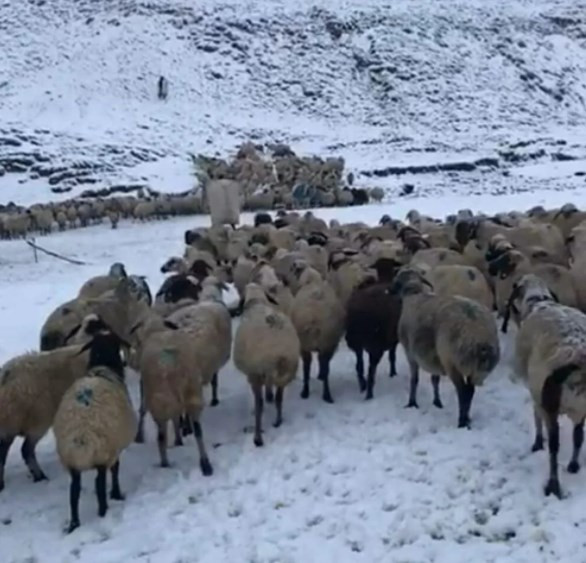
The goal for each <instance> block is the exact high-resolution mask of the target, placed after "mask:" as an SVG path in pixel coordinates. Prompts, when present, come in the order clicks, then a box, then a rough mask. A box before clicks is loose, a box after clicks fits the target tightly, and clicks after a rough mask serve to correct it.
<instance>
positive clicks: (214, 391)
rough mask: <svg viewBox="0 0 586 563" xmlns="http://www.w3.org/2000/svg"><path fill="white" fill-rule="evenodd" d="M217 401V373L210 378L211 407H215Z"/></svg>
mask: <svg viewBox="0 0 586 563" xmlns="http://www.w3.org/2000/svg"><path fill="white" fill-rule="evenodd" d="M219 402H220V401H218V372H216V373H214V376H213V377H212V402H211V403H210V406H211V407H215V406H217V405H218V404H219Z"/></svg>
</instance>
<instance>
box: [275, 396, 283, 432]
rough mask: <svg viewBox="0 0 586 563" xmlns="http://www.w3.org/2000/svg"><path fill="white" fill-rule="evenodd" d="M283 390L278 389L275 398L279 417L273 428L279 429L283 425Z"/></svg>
mask: <svg viewBox="0 0 586 563" xmlns="http://www.w3.org/2000/svg"><path fill="white" fill-rule="evenodd" d="M283 391H284V390H283V388H282V387H277V394H276V396H275V409H276V410H277V417H276V418H275V422H274V424H273V426H274V427H275V428H279V426H281V424H283Z"/></svg>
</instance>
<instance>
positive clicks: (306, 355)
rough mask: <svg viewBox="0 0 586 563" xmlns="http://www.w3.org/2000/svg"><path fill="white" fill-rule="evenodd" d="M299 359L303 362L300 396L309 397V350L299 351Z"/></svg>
mask: <svg viewBox="0 0 586 563" xmlns="http://www.w3.org/2000/svg"><path fill="white" fill-rule="evenodd" d="M301 360H302V362H303V390H302V391H301V398H302V399H307V398H308V397H309V375H310V374H311V352H301Z"/></svg>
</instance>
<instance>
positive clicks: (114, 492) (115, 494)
mask: <svg viewBox="0 0 586 563" xmlns="http://www.w3.org/2000/svg"><path fill="white" fill-rule="evenodd" d="M110 498H111V499H112V500H126V496H125V495H123V494H122V492H121V491H120V490H116V489H113V490H112V492H111V493H110Z"/></svg>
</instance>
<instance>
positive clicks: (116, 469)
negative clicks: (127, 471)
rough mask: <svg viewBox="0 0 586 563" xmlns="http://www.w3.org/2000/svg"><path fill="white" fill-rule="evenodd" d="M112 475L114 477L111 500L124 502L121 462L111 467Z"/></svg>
mask: <svg viewBox="0 0 586 563" xmlns="http://www.w3.org/2000/svg"><path fill="white" fill-rule="evenodd" d="M110 473H111V475H112V489H111V490H110V498H111V499H112V500H124V495H123V494H122V491H121V490H120V460H119V459H117V460H116V463H115V464H114V465H113V466H112V467H111V469H110Z"/></svg>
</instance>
